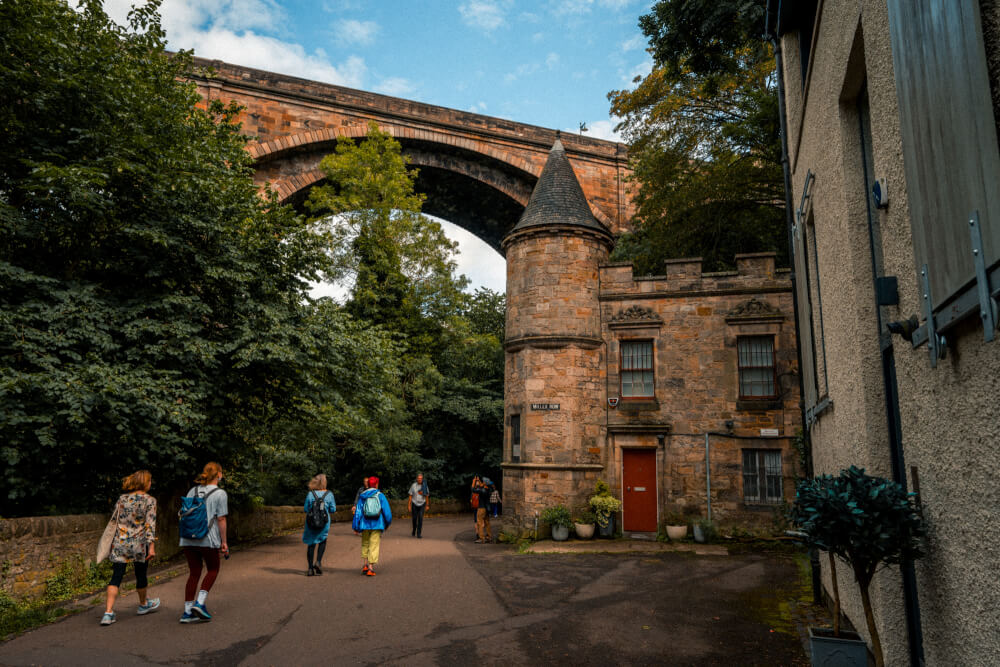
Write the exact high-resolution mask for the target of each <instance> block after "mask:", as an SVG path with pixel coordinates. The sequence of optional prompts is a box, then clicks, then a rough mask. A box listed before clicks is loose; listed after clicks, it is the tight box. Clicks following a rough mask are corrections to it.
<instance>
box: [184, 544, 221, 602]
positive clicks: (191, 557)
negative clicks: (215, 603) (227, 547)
mask: <svg viewBox="0 0 1000 667" xmlns="http://www.w3.org/2000/svg"><path fill="white" fill-rule="evenodd" d="M184 557H185V558H187V563H188V570H189V572H188V579H187V583H185V584H184V600H186V601H188V602H190V601H191V600H194V599H195V596H196V595H197V594H198V580H199V579H201V563H202V561H204V562H205V569H206V570H207V572H206V573H205V578H204V579H201V590H203V591H210V590H212V584H214V583H215V578H216V577H218V576H219V550H218V549H215V548H213V547H184Z"/></svg>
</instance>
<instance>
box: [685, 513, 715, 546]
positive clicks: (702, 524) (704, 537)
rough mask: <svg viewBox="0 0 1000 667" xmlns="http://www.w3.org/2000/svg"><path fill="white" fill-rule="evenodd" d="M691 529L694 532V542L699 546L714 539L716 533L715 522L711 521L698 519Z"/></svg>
mask: <svg viewBox="0 0 1000 667" xmlns="http://www.w3.org/2000/svg"><path fill="white" fill-rule="evenodd" d="M691 528H692V529H693V531H694V541H695V542H697V543H699V544H704V543H705V542H708V541H710V540H713V539H715V535H716V533H717V530H716V527H715V522H714V521H712V520H711V519H698V520H697V521H695V522H694V524H693V525H692V526H691Z"/></svg>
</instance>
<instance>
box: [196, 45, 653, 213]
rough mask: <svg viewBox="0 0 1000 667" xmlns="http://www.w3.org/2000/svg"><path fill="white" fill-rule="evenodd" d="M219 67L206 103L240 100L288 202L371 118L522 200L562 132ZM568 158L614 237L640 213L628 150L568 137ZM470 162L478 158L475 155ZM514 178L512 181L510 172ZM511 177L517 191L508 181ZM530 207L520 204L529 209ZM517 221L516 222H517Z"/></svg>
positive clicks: (257, 149)
mask: <svg viewBox="0 0 1000 667" xmlns="http://www.w3.org/2000/svg"><path fill="white" fill-rule="evenodd" d="M195 66H196V67H198V68H208V67H211V68H213V69H214V70H215V74H214V75H212V76H210V77H201V76H194V77H192V78H194V80H195V81H196V83H197V85H198V91H199V93H200V94H201V95H202V97H203V99H205V100H206V101H210V100H222V101H223V102H226V103H228V102H229V101H236V102H237V103H239V104H240V105H242V106H243V107H245V110H244V111H243V113H242V114H241V115H240V121H241V122H242V123H243V128H244V131H245V132H246V133H247V134H250V135H253V136H255V137H257V139H258V141H257V142H255V143H254V144H252V145H251V146H250V153H251V155H252V156H253V157H254V159H255V160H257V163H258V164H257V166H258V172H257V181H258V183H261V184H263V183H264V182H269V183H271V184H272V186H273V187H274V188H275V190H276V191H277V192H278V193H279V196H281V198H282V199H289V198H292V197H294V196H296V194H297V193H300V192H301V191H303V190H305V189H307V188H308V187H309V186H311V185H313V184H315V183H317V182H318V181H319V180H321V179H322V175H321V174H320V172H319V171H318V169H317V167H318V164H319V160H320V158H321V157H322V156H323V155H325V154H327V153H331V152H333V146H334V145H335V143H336V140H337V137H338V136H347V137H361V136H364V134H365V133H366V131H367V126H368V121H369V120H375V121H376V122H377V123H378V125H379V127H380V128H381V129H382V130H383V131H386V132H389V133H391V134H392V135H393V136H395V137H396V139H397V140H399V141H400V142H401V143H402V144H403V145H404V148H407V149H411V150H416V151H418V152H422V153H424V154H427V153H434V154H436V155H444V156H447V157H449V159H459V158H460V159H461V160H460V162H461V163H462V164H461V165H460V166H459V173H462V174H463V175H465V176H468V177H470V178H474V179H479V178H480V177H481V174H480V173H479V168H478V167H477V165H480V166H486V167H488V168H489V169H490V170H491V172H492V173H493V175H494V176H499V179H500V180H499V181H498V180H497V178H487V179H486V181H485V182H487V183H489V184H490V186H491V187H497V186H499V187H500V188H501V190H505V191H506V192H507V194H508V195H509V196H511V197H512V198H513V199H514V200H518V199H519V196H518V193H520V197H521V198H523V197H524V195H525V194H530V192H531V189H532V188H533V187H534V183H535V181H536V180H537V177H538V175H539V174H540V173H541V171H542V167H543V166H544V164H545V160H546V158H547V156H548V152H549V149H550V148H551V147H552V144H553V142H554V141H555V138H556V132H555V130H550V129H547V128H542V127H537V126H533V125H526V124H524V123H517V122H513V121H510V120H506V119H501V118H493V117H490V116H484V115H480V114H474V113H469V112H466V111H460V110H456V109H448V108H445V107H439V106H435V105H431V104H424V103H421V102H414V101H412V100H404V99H400V98H396V97H390V96H387V95H379V94H376V93H369V92H364V91H360V90H353V89H350V88H344V87H342V86H335V85H331V84H325V83H319V82H316V81H308V80H306V79H300V78H297V77H293V76H286V75H283V74H277V73H273V72H266V71H262V70H257V69H253V68H249V67H242V66H240V65H234V64H229V63H224V62H221V61H218V60H215V61H209V60H204V59H200V58H196V59H195ZM563 140H564V142H565V145H566V150H567V153H568V154H569V156H570V158H571V160H572V162H573V166H574V170H575V171H576V173H577V177H578V179H579V181H580V184H581V185H582V186H583V190H584V192H585V193H586V196H587V200H588V201H589V202H590V203H591V207H592V209H593V211H594V214H595V215H596V216H597V217H598V219H600V220H601V221H602V222H603V223H604V224H605V225H607V226H608V227H609V228H612V229H614V230H616V231H618V230H620V229H621V228H622V226H623V225H626V224H627V222H628V221H629V220H631V217H632V215H633V213H634V208H633V206H632V204H631V200H630V198H629V196H628V194H627V193H626V191H625V178H626V176H627V174H628V173H629V170H628V155H627V151H626V148H625V146H624V144H620V143H615V142H610V141H603V140H600V139H594V138H591V137H586V136H582V135H575V134H566V135H563ZM469 158H471V159H469ZM505 175H506V176H505ZM507 176H509V177H511V178H512V179H513V180H511V181H510V183H509V187H505V184H504V183H503V181H505V180H506V177H507ZM526 203H527V199H526V198H524V200H523V201H520V204H521V206H522V207H523V206H524V205H525V204H526ZM510 222H511V224H513V223H514V222H516V217H515V219H514V220H511V221H510Z"/></svg>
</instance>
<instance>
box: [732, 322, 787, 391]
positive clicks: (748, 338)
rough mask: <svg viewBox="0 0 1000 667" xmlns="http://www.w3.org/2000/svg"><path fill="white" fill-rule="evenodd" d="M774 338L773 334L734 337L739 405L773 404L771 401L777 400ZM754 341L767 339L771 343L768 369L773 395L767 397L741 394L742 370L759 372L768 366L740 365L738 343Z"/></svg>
mask: <svg viewBox="0 0 1000 667" xmlns="http://www.w3.org/2000/svg"><path fill="white" fill-rule="evenodd" d="M775 338H777V336H776V335H773V334H763V335H762V334H752V335H738V336H737V337H736V372H737V374H738V376H737V382H736V385H737V391H738V395H739V401H738V402H740V403H759V402H769V403H770V402H773V401H775V400H777V399H778V398H779V395H778V361H777V355H776V354H775V351H776V345H775ZM754 339H759V340H768V339H770V341H771V365H770V367H769V368H770V369H771V387H772V389H773V390H774V391H773V393H771V394H768V395H759V396H758V395H744V394H743V371H744V370H750V369H755V370H760V369H764V368H768V366H743V365H742V364H741V358H740V357H741V355H740V343H741V342H749V341H751V340H754Z"/></svg>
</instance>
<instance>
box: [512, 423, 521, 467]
mask: <svg viewBox="0 0 1000 667" xmlns="http://www.w3.org/2000/svg"><path fill="white" fill-rule="evenodd" d="M510 460H511V461H513V462H514V463H518V462H520V460H521V415H511V416H510Z"/></svg>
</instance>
